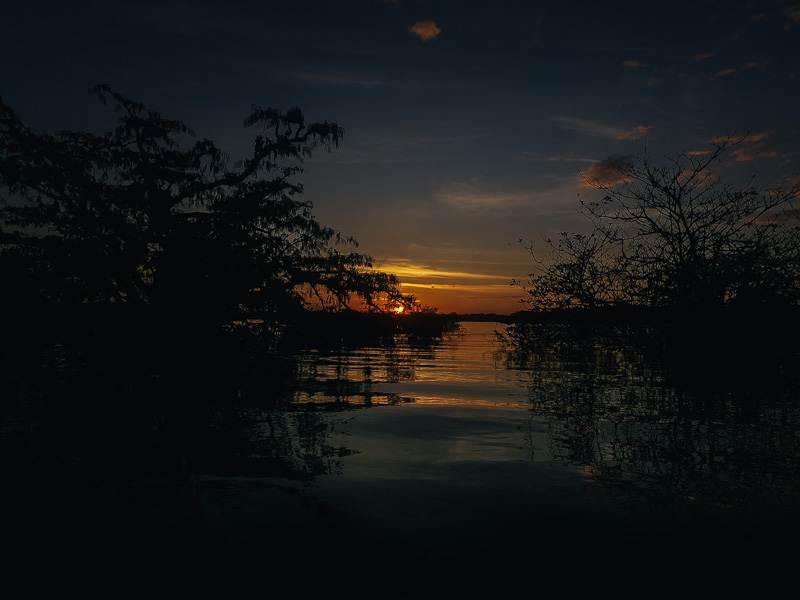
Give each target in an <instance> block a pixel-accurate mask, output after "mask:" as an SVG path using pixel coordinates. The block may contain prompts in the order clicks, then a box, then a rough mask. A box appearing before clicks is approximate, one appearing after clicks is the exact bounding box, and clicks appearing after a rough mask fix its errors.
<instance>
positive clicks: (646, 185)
mask: <svg viewBox="0 0 800 600" xmlns="http://www.w3.org/2000/svg"><path fill="white" fill-rule="evenodd" d="M740 142H741V140H734V139H733V138H726V139H723V140H720V141H718V142H716V143H714V144H713V145H712V149H711V150H710V151H709V152H706V153H701V154H694V153H693V154H689V153H680V154H676V155H672V156H667V157H666V158H665V160H664V162H663V163H655V162H653V161H652V160H651V158H650V156H649V155H648V154H647V152H645V154H644V155H643V156H641V157H633V158H625V159H611V160H610V162H611V166H612V167H613V169H614V170H615V171H616V174H617V175H619V177H614V181H616V182H617V183H610V182H608V181H604V180H600V179H589V178H588V177H586V176H584V179H585V180H586V182H587V184H588V185H590V186H591V187H593V188H595V189H596V190H599V191H600V192H602V193H603V197H602V199H600V200H593V201H590V202H586V201H584V200H581V202H580V210H581V212H582V213H583V214H584V215H585V216H586V217H587V218H588V219H589V220H590V222H591V224H592V232H591V233H589V234H577V233H563V234H562V235H561V238H560V239H558V240H556V241H553V240H550V239H548V240H547V244H548V248H549V253H548V254H547V255H546V256H544V257H541V258H540V257H538V256H537V255H535V254H534V252H533V246H532V245H530V246H526V247H527V248H528V250H529V251H530V252H531V254H533V256H534V260H535V261H536V262H537V265H538V267H539V271H538V272H537V273H534V274H532V275H530V277H529V280H528V284H527V285H526V286H524V288H525V290H526V292H527V293H528V297H527V299H526V300H525V302H526V303H527V304H528V306H529V307H530V308H533V309H536V310H549V309H558V308H571V307H578V308H596V307H608V306H637V307H647V308H668V309H673V310H681V311H685V312H697V313H704V314H707V313H711V312H715V311H719V310H722V309H724V308H725V307H731V306H739V307H745V308H747V309H751V308H756V307H759V306H764V305H771V306H796V305H798V303H799V302H800V229H798V225H797V216H798V213H797V212H796V210H795V207H794V204H793V203H794V202H795V201H796V200H797V198H798V195H799V194H800V186H798V185H776V186H774V187H767V186H763V185H758V184H756V183H755V181H754V179H751V180H749V181H748V182H747V183H745V184H744V185H741V186H736V185H733V184H730V183H727V182H726V181H725V180H724V179H723V178H722V177H721V176H720V171H721V167H722V166H723V160H722V159H723V156H724V154H725V152H726V151H728V150H729V149H730V148H731V147H733V146H735V145H736V144H738V143H740Z"/></svg>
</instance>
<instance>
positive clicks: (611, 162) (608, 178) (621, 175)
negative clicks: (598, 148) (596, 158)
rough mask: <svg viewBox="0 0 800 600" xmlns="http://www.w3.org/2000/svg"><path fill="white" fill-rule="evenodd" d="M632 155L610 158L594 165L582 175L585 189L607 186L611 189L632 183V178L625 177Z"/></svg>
mask: <svg viewBox="0 0 800 600" xmlns="http://www.w3.org/2000/svg"><path fill="white" fill-rule="evenodd" d="M631 158H632V155H630V154H629V155H627V156H621V155H615V156H609V157H608V158H607V159H605V160H602V161H600V162H597V163H594V164H593V165H592V166H591V167H589V169H588V170H586V171H585V172H583V173H581V177H582V178H583V183H582V184H581V186H583V187H597V186H604V187H605V186H607V187H611V186H613V185H617V184H618V183H624V182H626V181H630V180H631V178H630V177H629V176H628V175H625V172H624V170H625V167H626V166H629V165H630V164H631Z"/></svg>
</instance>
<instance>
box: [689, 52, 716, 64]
mask: <svg viewBox="0 0 800 600" xmlns="http://www.w3.org/2000/svg"><path fill="white" fill-rule="evenodd" d="M712 56H714V53H713V52H698V53H697V54H695V55H694V56H692V60H694V61H696V62H700V61H701V60H705V59H707V58H711V57H712Z"/></svg>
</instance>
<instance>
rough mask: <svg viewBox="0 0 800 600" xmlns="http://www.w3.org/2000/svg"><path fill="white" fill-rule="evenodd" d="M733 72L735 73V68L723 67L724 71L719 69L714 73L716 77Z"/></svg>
mask: <svg viewBox="0 0 800 600" xmlns="http://www.w3.org/2000/svg"><path fill="white" fill-rule="evenodd" d="M731 73H735V71H734V70H733V69H722V71H717V72H716V73H714V77H725V76H726V75H730V74H731Z"/></svg>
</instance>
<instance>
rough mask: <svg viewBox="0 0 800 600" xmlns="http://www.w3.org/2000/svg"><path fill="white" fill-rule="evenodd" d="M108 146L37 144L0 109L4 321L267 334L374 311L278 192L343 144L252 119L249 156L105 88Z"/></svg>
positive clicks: (372, 273)
mask: <svg viewBox="0 0 800 600" xmlns="http://www.w3.org/2000/svg"><path fill="white" fill-rule="evenodd" d="M91 93H92V94H93V95H95V96H96V97H97V98H98V99H99V100H100V101H101V102H102V104H104V105H105V104H107V103H111V104H112V105H113V108H114V109H115V111H116V112H118V113H119V115H120V116H119V119H118V124H117V127H116V128H115V129H114V130H113V131H109V132H107V133H105V134H101V135H96V134H92V133H86V132H81V131H61V132H57V133H55V134H38V133H35V132H33V131H32V130H31V129H30V128H29V127H27V126H26V125H24V124H23V123H22V122H21V121H20V119H19V118H18V117H17V115H16V114H15V113H14V111H12V110H11V109H10V108H9V107H8V106H6V105H5V104H3V103H2V101H0V190H2V191H4V192H5V193H4V194H3V197H2V202H3V206H2V209H0V227H1V228H2V229H0V235H1V236H2V237H0V244H2V246H1V248H0V249H1V253H0V262H1V263H2V269H3V276H4V278H5V279H6V281H10V282H12V286H13V289H14V297H15V298H17V300H18V302H19V306H23V307H24V306H26V305H27V303H28V302H29V301H32V300H35V301H36V302H38V303H39V304H42V305H47V306H79V305H100V304H109V303H116V304H122V305H125V306H129V307H135V306H146V307H147V308H148V310H151V311H154V312H156V313H160V314H163V315H167V316H170V315H173V316H174V315H177V314H184V315H190V316H191V317H192V318H195V319H196V318H198V317H200V318H202V319H204V320H208V321H211V322H214V323H231V322H237V321H238V322H241V321H242V320H250V321H251V322H252V321H253V320H254V319H258V320H260V322H262V323H275V322H279V321H281V320H282V319H285V318H286V317H287V316H288V315H290V314H291V313H292V312H293V311H295V312H296V311H298V310H301V309H302V308H306V307H309V306H313V307H315V308H325V309H335V310H340V309H343V308H346V307H349V306H350V305H351V303H353V302H356V303H357V302H362V303H363V304H365V305H367V306H373V307H374V306H378V304H379V302H380V301H381V300H383V301H386V298H387V297H394V296H397V295H398V291H397V285H398V282H397V280H396V278H395V277H394V276H392V275H388V274H385V273H381V272H378V271H376V270H374V269H372V261H371V258H370V257H369V256H366V255H364V254H360V253H358V252H356V251H355V250H354V248H355V247H356V246H357V245H356V243H355V241H354V240H353V239H352V238H348V237H344V236H342V235H340V234H339V232H337V231H335V230H333V229H330V228H328V227H325V226H323V225H321V224H319V223H318V222H317V221H316V220H315V218H314V217H313V215H312V212H311V210H312V206H311V204H310V203H309V202H304V201H301V200H299V199H298V197H299V195H300V194H301V193H302V191H303V188H302V185H301V184H299V183H297V182H295V181H294V176H296V175H297V174H298V173H300V172H301V167H300V163H302V161H303V159H304V158H307V157H309V156H311V154H312V150H314V149H315V148H322V149H325V150H330V149H331V147H333V146H337V145H338V142H339V140H340V139H341V137H342V134H343V130H342V128H341V127H339V126H337V125H336V124H333V123H328V122H324V123H310V124H309V123H306V122H305V119H304V117H303V114H302V113H301V111H300V110H299V109H297V108H293V109H291V110H289V111H287V112H280V111H277V110H273V109H263V108H260V107H258V106H253V108H252V113H251V114H250V115H249V116H248V117H247V118H246V119H245V120H244V125H245V126H247V127H258V128H259V129H260V131H259V133H258V134H257V135H256V136H255V138H254V140H253V149H252V153H251V154H250V155H249V156H248V157H247V158H245V159H244V160H242V161H240V162H238V163H235V164H233V165H231V164H230V161H229V159H228V156H227V155H226V153H225V152H223V151H222V150H221V149H220V148H218V147H217V146H216V145H215V144H214V142H212V141H210V140H208V139H199V140H195V141H192V142H191V144H190V145H189V147H188V148H185V143H186V140H187V138H192V137H193V136H194V134H193V132H192V131H191V130H190V129H189V128H188V127H187V126H186V125H184V124H183V123H181V122H180V121H177V120H172V119H167V118H165V117H162V116H161V115H160V114H159V113H157V112H155V111H153V110H150V109H149V108H147V107H145V106H144V105H143V104H141V103H139V102H136V101H133V100H130V99H128V98H126V97H124V96H122V95H120V94H118V93H116V92H114V91H112V90H111V89H110V88H109V87H108V86H107V85H98V86H95V87H94V88H92V89H91Z"/></svg>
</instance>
